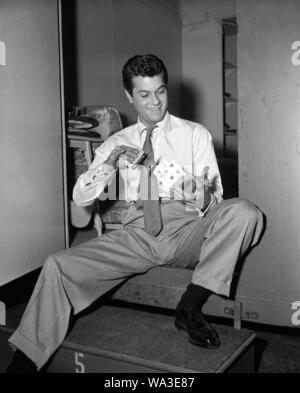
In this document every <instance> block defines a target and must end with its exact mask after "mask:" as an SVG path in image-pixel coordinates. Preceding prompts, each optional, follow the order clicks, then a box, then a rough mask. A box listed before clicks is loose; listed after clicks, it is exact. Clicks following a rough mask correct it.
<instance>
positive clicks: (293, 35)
mask: <svg viewBox="0 0 300 393" xmlns="http://www.w3.org/2000/svg"><path fill="white" fill-rule="evenodd" d="M299 14H300V4H299V2H298V1H297V0H286V1H281V0H264V1H263V2H261V1H258V0H255V1H253V0H251V1H250V0H244V1H242V2H237V17H238V25H239V35H238V66H239V79H238V90H239V93H238V94H239V168H240V171H239V184H240V196H242V197H245V198H247V199H250V200H251V201H253V202H254V203H255V204H257V205H258V206H259V207H260V208H261V210H262V211H263V212H264V213H265V215H266V218H267V227H266V232H265V235H264V237H263V238H262V241H261V244H260V245H259V246H258V247H257V248H255V249H254V250H253V252H252V253H251V254H250V255H249V257H248V258H247V263H246V264H245V266H244V269H243V274H242V276H241V281H240V285H239V292H240V293H241V294H242V295H244V294H252V296H253V297H261V298H265V299H269V300H272V299H273V300H274V299H277V301H282V302H284V301H292V302H295V301H296V300H299V283H300V265H299V261H300V242H299V234H300V204H299V198H298V196H299V194H300V170H299V169H300V129H299V124H300V121H299V120H300V88H299V76H300V66H299V65H293V63H292V55H293V53H294V51H293V50H292V49H291V47H292V43H293V42H294V41H296V40H299ZM277 314H279V311H278V310H277ZM274 317H275V313H274Z"/></svg>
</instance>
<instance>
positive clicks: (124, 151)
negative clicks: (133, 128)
mask: <svg viewBox="0 0 300 393" xmlns="http://www.w3.org/2000/svg"><path fill="white" fill-rule="evenodd" d="M138 154H139V150H138V149H135V148H133V147H129V146H125V145H121V146H116V147H115V148H114V149H113V150H112V152H111V153H110V155H109V157H108V158H107V160H106V161H105V162H104V164H106V165H110V166H112V167H114V168H116V167H117V165H118V161H119V159H120V157H121V156H123V157H125V158H126V159H127V160H128V161H129V162H131V163H132V162H133V161H134V160H135V159H136V158H137V156H138Z"/></svg>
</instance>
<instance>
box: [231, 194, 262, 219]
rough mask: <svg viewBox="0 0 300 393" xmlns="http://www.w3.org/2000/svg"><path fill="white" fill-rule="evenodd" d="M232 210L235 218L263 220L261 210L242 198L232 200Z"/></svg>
mask: <svg viewBox="0 0 300 393" xmlns="http://www.w3.org/2000/svg"><path fill="white" fill-rule="evenodd" d="M230 211H231V213H232V215H233V217H234V218H236V219H238V220H241V221H242V222H244V223H245V222H249V223H256V222H257V221H259V222H260V221H262V213H261V211H260V210H259V209H258V208H257V207H256V206H255V205H254V204H253V203H251V202H249V201H247V200H246V199H242V198H234V199H232V200H231V201H230Z"/></svg>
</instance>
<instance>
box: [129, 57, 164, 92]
mask: <svg viewBox="0 0 300 393" xmlns="http://www.w3.org/2000/svg"><path fill="white" fill-rule="evenodd" d="M161 73H162V74H163V78H164V83H165V85H166V86H167V84H168V71H167V69H166V67H165V65H164V63H163V62H162V60H160V59H159V58H158V57H157V56H155V55H136V56H133V57H131V58H130V59H129V60H127V61H126V63H125V64H124V67H123V70H122V77H123V86H124V88H125V90H127V91H128V93H129V94H130V95H132V89H133V83H132V79H133V78H134V77H135V76H150V77H152V76H155V75H159V74H161Z"/></svg>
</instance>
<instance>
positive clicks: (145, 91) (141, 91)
mask: <svg viewBox="0 0 300 393" xmlns="http://www.w3.org/2000/svg"><path fill="white" fill-rule="evenodd" d="M166 87H167V86H166V85H161V86H159V87H158V88H157V89H156V90H155V91H158V90H160V89H162V88H166ZM150 92H151V90H143V89H142V90H138V93H150Z"/></svg>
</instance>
